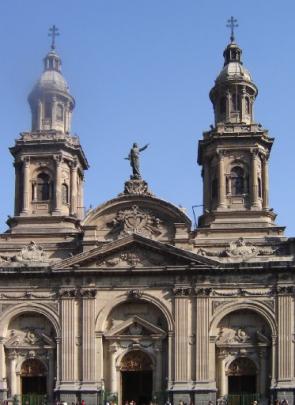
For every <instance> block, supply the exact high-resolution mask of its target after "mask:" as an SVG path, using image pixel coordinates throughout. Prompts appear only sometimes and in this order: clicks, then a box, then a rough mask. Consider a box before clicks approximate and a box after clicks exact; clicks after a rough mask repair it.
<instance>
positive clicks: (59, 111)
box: [56, 104, 64, 121]
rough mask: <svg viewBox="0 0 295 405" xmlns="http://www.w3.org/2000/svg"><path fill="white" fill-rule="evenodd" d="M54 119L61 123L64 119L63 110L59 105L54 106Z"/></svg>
mask: <svg viewBox="0 0 295 405" xmlns="http://www.w3.org/2000/svg"><path fill="white" fill-rule="evenodd" d="M56 119H57V121H63V119H64V108H63V106H62V105H61V104H57V106H56Z"/></svg>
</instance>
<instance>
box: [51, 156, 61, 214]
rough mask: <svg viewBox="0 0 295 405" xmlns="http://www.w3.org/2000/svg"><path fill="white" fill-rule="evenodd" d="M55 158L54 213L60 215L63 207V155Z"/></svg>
mask: <svg viewBox="0 0 295 405" xmlns="http://www.w3.org/2000/svg"><path fill="white" fill-rule="evenodd" d="M54 159H55V184H54V191H55V199H54V200H55V204H54V211H53V214H55V215H60V214H61V207H62V195H61V182H62V179H61V177H62V174H61V171H62V156H61V155H56V156H55V158H54Z"/></svg>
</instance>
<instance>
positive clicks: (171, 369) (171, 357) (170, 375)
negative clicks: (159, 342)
mask: <svg viewBox="0 0 295 405" xmlns="http://www.w3.org/2000/svg"><path fill="white" fill-rule="evenodd" d="M173 337H174V332H173V331H169V332H168V386H170V385H171V384H172V381H173V374H174V367H173V365H174V353H173ZM167 388H169V387H167Z"/></svg>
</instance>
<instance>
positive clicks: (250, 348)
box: [215, 309, 272, 405]
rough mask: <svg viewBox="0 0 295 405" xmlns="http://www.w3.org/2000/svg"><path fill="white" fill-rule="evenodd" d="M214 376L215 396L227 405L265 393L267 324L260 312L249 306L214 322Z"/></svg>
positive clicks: (269, 363)
mask: <svg viewBox="0 0 295 405" xmlns="http://www.w3.org/2000/svg"><path fill="white" fill-rule="evenodd" d="M217 328H218V329H217V333H218V335H217V337H216V340H215V345H216V374H217V375H216V380H217V387H218V397H219V398H226V397H228V399H229V401H228V403H229V405H243V404H244V402H243V401H246V402H245V403H251V402H252V401H253V400H259V401H260V402H261V403H262V402H266V401H267V398H268V397H269V389H270V374H271V367H272V358H271V342H272V340H271V328H270V326H269V324H268V322H267V321H266V319H265V318H263V317H262V316H261V315H260V314H258V313H256V312H255V311H253V310H250V309H241V310H236V311H232V312H230V313H229V314H227V315H226V316H225V317H224V318H222V319H221V320H220V321H219V323H218V326H217Z"/></svg>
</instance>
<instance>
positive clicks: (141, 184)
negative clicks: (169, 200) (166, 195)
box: [119, 180, 154, 197]
mask: <svg viewBox="0 0 295 405" xmlns="http://www.w3.org/2000/svg"><path fill="white" fill-rule="evenodd" d="M125 194H133V195H148V196H150V197H152V196H153V195H154V194H153V193H152V192H151V191H150V190H149V188H148V184H147V182H145V181H144V180H128V181H126V182H125V185H124V192H123V193H120V194H119V196H122V195H125Z"/></svg>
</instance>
